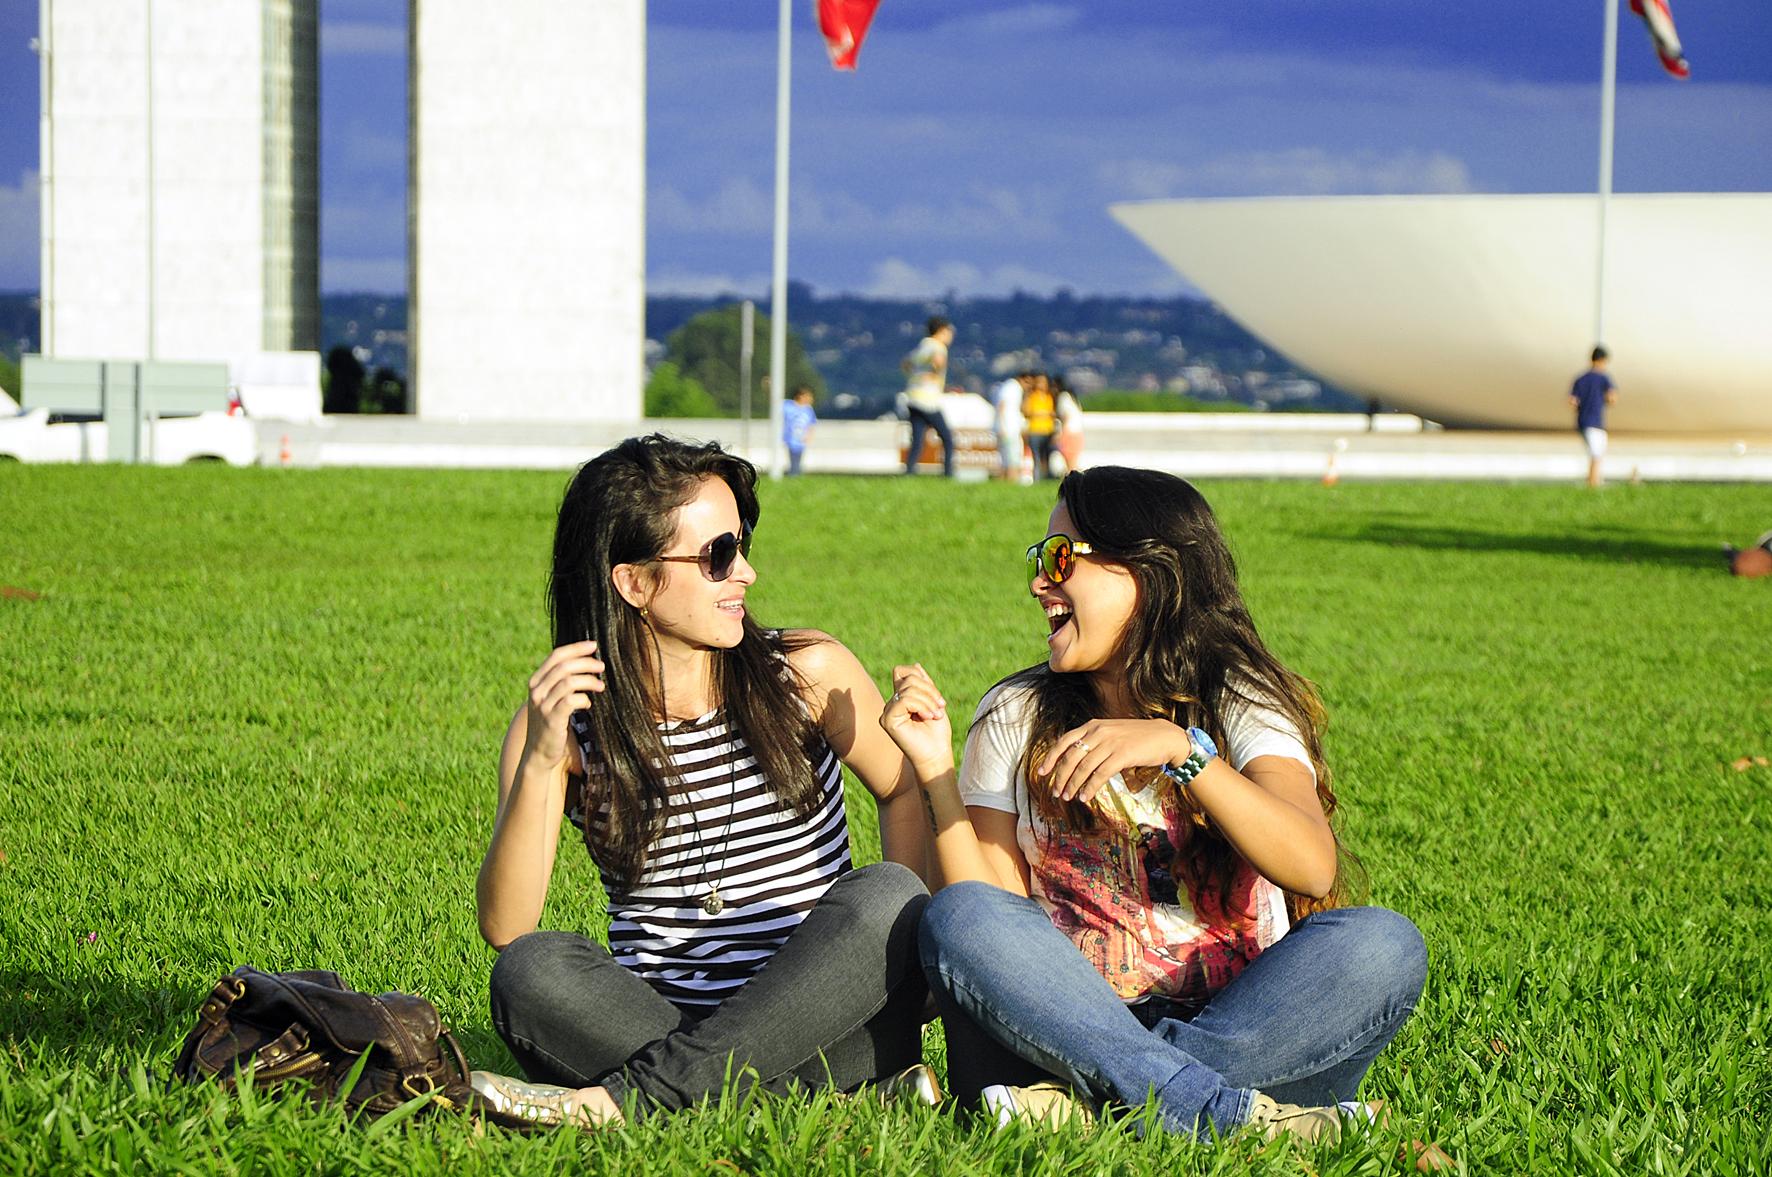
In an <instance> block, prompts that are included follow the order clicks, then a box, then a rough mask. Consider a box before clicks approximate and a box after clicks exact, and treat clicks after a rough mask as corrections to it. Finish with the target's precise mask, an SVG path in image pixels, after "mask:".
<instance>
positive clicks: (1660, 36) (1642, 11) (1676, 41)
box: [1630, 0, 1692, 81]
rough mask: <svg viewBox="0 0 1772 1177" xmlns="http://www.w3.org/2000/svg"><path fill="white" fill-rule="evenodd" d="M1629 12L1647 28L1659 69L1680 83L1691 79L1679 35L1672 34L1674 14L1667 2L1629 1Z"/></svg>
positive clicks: (1663, 0) (1650, 0) (1655, 0)
mask: <svg viewBox="0 0 1772 1177" xmlns="http://www.w3.org/2000/svg"><path fill="white" fill-rule="evenodd" d="M1630 10H1631V11H1632V12H1634V13H1636V14H1637V15H1638V16H1640V17H1642V18H1643V23H1644V24H1645V25H1648V26H1649V40H1650V42H1651V43H1653V44H1654V46H1655V55H1656V56H1657V57H1659V58H1661V68H1662V69H1664V70H1666V71H1667V72H1668V73H1670V74H1672V75H1673V76H1674V77H1676V78H1679V79H1681V80H1682V81H1684V80H1685V79H1686V78H1689V77H1691V76H1692V68H1691V67H1690V66H1688V65H1687V64H1686V58H1685V57H1684V56H1683V55H1682V54H1681V52H1680V35H1679V34H1678V33H1676V32H1674V14H1673V13H1672V12H1671V11H1669V9H1668V7H1667V0H1630Z"/></svg>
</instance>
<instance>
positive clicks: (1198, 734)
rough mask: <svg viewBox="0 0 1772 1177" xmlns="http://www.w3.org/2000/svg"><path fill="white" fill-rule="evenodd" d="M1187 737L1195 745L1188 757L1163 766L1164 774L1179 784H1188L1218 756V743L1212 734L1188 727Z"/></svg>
mask: <svg viewBox="0 0 1772 1177" xmlns="http://www.w3.org/2000/svg"><path fill="white" fill-rule="evenodd" d="M1187 738H1188V742H1189V743H1190V744H1192V745H1193V747H1192V748H1191V749H1189V751H1188V755H1187V759H1186V760H1183V761H1182V762H1181V763H1180V764H1165V765H1164V766H1163V775H1164V776H1166V777H1168V778H1169V779H1170V780H1172V781H1174V782H1175V783H1176V784H1178V785H1186V784H1188V783H1189V782H1190V781H1192V780H1193V779H1194V778H1195V777H1197V776H1199V775H1200V773H1202V772H1204V771H1205V769H1206V765H1207V764H1209V763H1211V762H1212V761H1213V760H1214V759H1216V758H1217V756H1218V745H1217V744H1214V743H1213V742H1212V737H1211V736H1209V735H1207V734H1206V733H1205V732H1203V731H1201V730H1200V729H1199V728H1197V727H1190V728H1188V729H1187Z"/></svg>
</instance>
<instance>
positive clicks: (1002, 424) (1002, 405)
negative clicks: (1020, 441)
mask: <svg viewBox="0 0 1772 1177" xmlns="http://www.w3.org/2000/svg"><path fill="white" fill-rule="evenodd" d="M995 396H996V404H997V432H998V433H1001V434H1004V435H1005V436H1009V437H1020V436H1021V381H1019V380H1017V379H1015V378H1014V377H1013V376H1012V377H1010V378H1009V379H1008V380H1005V381H1003V383H1001V384H999V385H997V389H996V393H995Z"/></svg>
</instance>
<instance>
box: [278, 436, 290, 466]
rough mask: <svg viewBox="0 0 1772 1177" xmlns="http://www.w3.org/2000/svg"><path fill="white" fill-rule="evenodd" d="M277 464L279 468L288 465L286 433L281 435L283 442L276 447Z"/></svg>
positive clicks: (287, 439)
mask: <svg viewBox="0 0 1772 1177" xmlns="http://www.w3.org/2000/svg"><path fill="white" fill-rule="evenodd" d="M277 464H278V465H279V466H287V465H289V435H288V434H287V433H285V434H284V435H283V441H282V443H281V444H280V445H278V447H277Z"/></svg>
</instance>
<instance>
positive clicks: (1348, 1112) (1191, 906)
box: [881, 466, 1427, 1139]
mask: <svg viewBox="0 0 1772 1177" xmlns="http://www.w3.org/2000/svg"><path fill="white" fill-rule="evenodd" d="M1058 497H1059V502H1058V505H1057V506H1056V507H1055V508H1054V509H1053V512H1052V516H1051V521H1050V524H1049V526H1048V528H1047V531H1048V533H1049V534H1048V535H1047V536H1046V538H1045V539H1044V540H1042V541H1041V542H1040V543H1038V544H1035V545H1033V546H1032V547H1030V548H1029V549H1028V573H1029V591H1030V593H1031V594H1032V596H1033V597H1034V599H1035V600H1036V601H1037V602H1038V603H1039V605H1040V606H1041V608H1042V610H1043V611H1044V613H1045V619H1046V622H1047V628H1048V631H1049V632H1048V636H1047V648H1048V655H1047V660H1046V662H1045V663H1044V664H1041V665H1037V666H1034V667H1031V668H1030V669H1028V670H1025V671H1022V672H1020V673H1018V674H1015V675H1012V676H1011V677H1010V678H1008V679H1006V680H1005V681H1004V682H1002V683H1000V684H998V685H997V687H995V688H994V689H993V690H992V691H991V692H990V693H989V694H988V695H987V696H986V697H985V699H984V701H983V702H982V703H981V704H980V705H979V712H978V717H977V718H976V719H975V720H974V722H973V725H972V730H971V733H970V735H969V736H968V739H967V742H966V754H965V759H964V769H963V771H962V772H961V773H960V774H959V779H958V781H956V779H955V771H954V764H953V752H952V744H951V742H950V738H951V737H950V728H949V723H948V719H947V715H946V706H945V703H944V702H943V700H942V698H941V696H940V694H939V692H938V691H937V690H936V688H935V685H934V684H933V683H932V682H931V681H930V679H929V677H928V675H927V674H925V673H924V672H923V670H922V668H921V667H920V666H908V667H900V668H899V669H898V671H897V672H896V673H895V675H894V694H893V697H892V699H891V700H890V701H889V703H888V706H887V708H886V711H885V712H884V714H883V715H882V716H881V724H882V725H883V726H885V728H886V730H887V731H888V732H890V733H891V734H892V736H893V738H894V739H895V740H897V741H898V743H899V745H900V746H901V747H902V748H903V749H904V750H905V752H906V754H907V756H908V757H909V758H910V760H911V762H912V764H913V765H914V766H915V768H916V771H917V775H918V779H919V781H920V783H921V784H922V786H923V788H924V790H925V792H926V794H927V795H928V798H929V801H930V804H931V806H932V808H933V811H934V815H935V822H936V852H937V857H938V859H939V862H940V868H941V873H942V876H943V878H944V879H945V881H946V882H947V883H948V884H949V885H948V886H946V887H945V888H943V889H942V890H940V891H939V892H938V893H937V894H936V896H935V897H934V899H932V900H931V902H930V906H929V908H928V909H927V911H926V913H925V915H924V919H923V926H922V947H923V963H924V969H925V972H926V973H927V974H928V976H929V980H930V985H931V987H932V988H933V989H934V991H935V994H936V1000H937V1002H938V1003H939V1004H940V1006H941V1009H942V1014H943V1017H944V1020H945V1022H946V1025H947V1033H948V1044H949V1045H948V1060H949V1068H950V1074H949V1079H950V1085H951V1086H952V1087H953V1088H955V1089H956V1091H957V1092H958V1093H959V1094H961V1095H962V1096H969V1095H970V1096H976V1097H977V1098H979V1099H981V1100H982V1102H983V1104H984V1105H985V1107H986V1108H987V1109H989V1110H991V1111H993V1112H995V1113H996V1114H997V1115H998V1116H1000V1117H1002V1118H1005V1119H1007V1118H1009V1117H1012V1116H1018V1115H1019V1116H1025V1117H1030V1118H1042V1119H1063V1118H1070V1117H1072V1116H1080V1117H1087V1116H1088V1115H1090V1114H1091V1113H1092V1112H1093V1111H1094V1110H1097V1109H1100V1108H1102V1107H1104V1106H1118V1107H1138V1106H1141V1105H1143V1104H1144V1103H1145V1102H1146V1101H1147V1100H1151V1099H1154V1101H1155V1105H1156V1109H1157V1112H1158V1115H1159V1119H1160V1123H1161V1124H1162V1126H1163V1127H1164V1128H1166V1129H1168V1130H1170V1131H1174V1132H1184V1133H1192V1134H1195V1135H1198V1136H1201V1137H1203V1138H1209V1137H1212V1136H1214V1135H1225V1134H1229V1133H1232V1132H1235V1131H1238V1130H1240V1129H1242V1128H1244V1127H1245V1126H1251V1127H1252V1129H1253V1130H1254V1131H1256V1132H1259V1133H1261V1134H1262V1135H1264V1136H1267V1137H1270V1138H1271V1137H1275V1136H1278V1135H1281V1134H1283V1133H1285V1134H1292V1135H1295V1136H1299V1137H1303V1138H1306V1139H1328V1138H1334V1137H1336V1136H1338V1135H1339V1134H1340V1133H1341V1131H1342V1129H1343V1126H1344V1125H1345V1124H1347V1123H1349V1122H1365V1121H1369V1120H1370V1119H1371V1118H1372V1117H1373V1116H1374V1115H1375V1113H1376V1108H1375V1107H1373V1106H1371V1105H1366V1104H1361V1103H1357V1102H1354V1096H1355V1092H1356V1090H1357V1088H1358V1086H1359V1084H1360V1081H1361V1079H1362V1078H1364V1076H1365V1074H1366V1071H1367V1068H1368V1067H1369V1066H1370V1065H1371V1063H1372V1060H1373V1058H1374V1057H1376V1056H1377V1054H1378V1052H1379V1051H1380V1050H1382V1049H1383V1048H1384V1046H1385V1045H1386V1044H1387V1043H1388V1042H1389V1041H1390V1040H1391V1038H1392V1037H1393V1036H1394V1035H1395V1034H1396V1032H1397V1031H1398V1030H1399V1029H1400V1028H1401V1026H1402V1024H1403V1022H1404V1021H1405V1020H1406V1019H1407V1018H1408V1016H1409V1014H1410V1013H1411V1012H1412V1010H1413V1009H1414V1006H1415V1002H1416V1000H1417V998H1418V997H1419V996H1420V993H1421V988H1422V984H1423V982H1424V980H1425V977H1426V970H1427V952H1426V948H1425V946H1424V945H1423V942H1422V939H1421V934H1420V933H1419V932H1418V931H1416V929H1415V926H1414V925H1413V924H1412V923H1410V922H1409V921H1408V920H1407V919H1405V918H1404V917H1402V916H1400V915H1397V914H1396V913H1394V912H1390V911H1386V910H1384V909H1382V908H1375V907H1343V906H1340V903H1341V900H1342V893H1343V891H1344V890H1345V889H1346V880H1345V878H1344V877H1343V872H1342V870H1341V869H1340V863H1341V858H1342V855H1341V853H1340V850H1339V846H1338V843H1337V841H1336V838H1335V834H1334V832H1333V830H1332V828H1331V826H1330V820H1329V819H1330V816H1331V815H1332V814H1333V813H1334V811H1335V805H1336V799H1335V794H1334V793H1333V792H1332V791H1331V790H1330V788H1329V779H1328V777H1329V773H1328V768H1327V766H1326V765H1325V764H1324V762H1323V754H1322V743H1321V739H1320V733H1321V728H1322V708H1321V705H1320V704H1319V703H1318V701H1317V698H1316V694H1315V692H1314V691H1313V690H1312V688H1311V686H1310V684H1309V683H1307V682H1306V681H1305V680H1304V679H1302V678H1300V677H1299V676H1298V675H1296V674H1294V673H1293V672H1292V671H1290V670H1288V669H1287V668H1286V667H1285V666H1283V665H1282V664H1281V663H1280V662H1279V660H1278V659H1276V658H1275V657H1274V656H1273V654H1272V653H1270V652H1269V651H1268V649H1267V647H1266V645H1265V644H1264V643H1263V642H1262V640H1261V638H1260V637H1259V636H1258V635H1257V633H1256V631H1255V626H1254V623H1253V621H1252V620H1251V619H1250V616H1249V612H1248V609H1247V608H1246V607H1245V605H1244V604H1243V600H1242V596H1241V594H1240V592H1239V591H1238V588H1237V581H1236V569H1235V565H1234V563H1233V561H1232V559H1231V555H1230V552H1229V550H1228V548H1227V547H1226V545H1225V542H1224V538H1223V536H1222V535H1221V534H1220V532H1219V529H1218V525H1217V522H1216V521H1215V520H1214V518H1213V516H1212V512H1211V509H1210V508H1209V507H1208V506H1207V505H1206V501H1205V500H1204V499H1203V498H1202V497H1201V496H1200V494H1199V492H1198V491H1196V490H1195V489H1194V488H1193V487H1192V486H1191V485H1189V484H1188V483H1187V482H1185V481H1183V480H1182V479H1179V478H1175V477H1173V476H1171V475H1167V474H1159V473H1155V472H1153V471H1146V470H1132V469H1127V468H1125V467H1113V466H1098V467H1095V468H1093V469H1090V470H1087V471H1083V472H1079V473H1073V474H1071V475H1069V476H1067V477H1066V478H1065V480H1064V481H1063V483H1061V484H1060V486H1059V490H1058Z"/></svg>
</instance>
